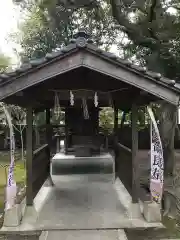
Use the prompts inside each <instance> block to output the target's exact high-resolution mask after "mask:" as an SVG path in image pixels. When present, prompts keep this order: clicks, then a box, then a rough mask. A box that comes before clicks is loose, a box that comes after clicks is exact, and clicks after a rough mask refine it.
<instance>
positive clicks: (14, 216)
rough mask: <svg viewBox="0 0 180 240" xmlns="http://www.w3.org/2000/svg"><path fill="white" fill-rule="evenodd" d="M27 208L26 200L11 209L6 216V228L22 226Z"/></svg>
mask: <svg viewBox="0 0 180 240" xmlns="http://www.w3.org/2000/svg"><path fill="white" fill-rule="evenodd" d="M25 208H26V198H24V199H23V201H22V202H21V203H20V204H16V205H15V206H14V207H13V208H12V209H9V210H7V211H6V212H5V214H4V223H3V226H5V227H16V226H19V225H20V222H21V220H22V218H23V216H24V212H25Z"/></svg>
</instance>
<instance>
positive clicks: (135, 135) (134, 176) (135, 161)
mask: <svg viewBox="0 0 180 240" xmlns="http://www.w3.org/2000/svg"><path fill="white" fill-rule="evenodd" d="M137 119H138V107H137V105H136V104H133V105H132V113H131V127H132V201H133V203H137V202H138V191H139V187H138V173H137V170H138V158H137V153H138V126H137Z"/></svg>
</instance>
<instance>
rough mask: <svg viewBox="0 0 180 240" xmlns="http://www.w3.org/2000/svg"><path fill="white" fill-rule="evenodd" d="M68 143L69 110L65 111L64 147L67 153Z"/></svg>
mask: <svg viewBox="0 0 180 240" xmlns="http://www.w3.org/2000/svg"><path fill="white" fill-rule="evenodd" d="M68 141H69V136H68V109H67V108H66V109H65V142H64V145H65V146H64V147H65V153H67V151H68V145H69V144H68Z"/></svg>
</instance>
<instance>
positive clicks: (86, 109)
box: [82, 98, 89, 119]
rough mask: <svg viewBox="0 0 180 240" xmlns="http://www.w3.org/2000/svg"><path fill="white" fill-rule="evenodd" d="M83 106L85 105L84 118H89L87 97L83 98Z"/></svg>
mask: <svg viewBox="0 0 180 240" xmlns="http://www.w3.org/2000/svg"><path fill="white" fill-rule="evenodd" d="M82 107H83V113H84V119H89V112H88V107H87V101H86V99H85V98H82Z"/></svg>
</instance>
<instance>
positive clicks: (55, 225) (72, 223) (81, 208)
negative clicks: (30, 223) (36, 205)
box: [36, 183, 127, 229]
mask: <svg viewBox="0 0 180 240" xmlns="http://www.w3.org/2000/svg"><path fill="white" fill-rule="evenodd" d="M125 219H127V213H126V211H125V209H124V207H123V206H122V204H121V202H120V201H119V200H118V196H117V193H116V191H115V190H114V189H113V187H112V183H111V184H108V183H105V184H104V183H98V184H92V185H82V186H74V185H73V184H72V185H69V188H68V187H67V185H66V188H64V189H63V188H62V187H61V188H59V189H57V188H53V189H52V191H51V193H50V195H49V197H48V198H47V200H46V202H45V204H44V206H43V207H42V209H41V212H40V214H39V216H38V219H37V222H36V225H37V226H38V227H39V228H41V229H47V228H48V229H97V228H119V226H120V222H121V221H123V220H125Z"/></svg>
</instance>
